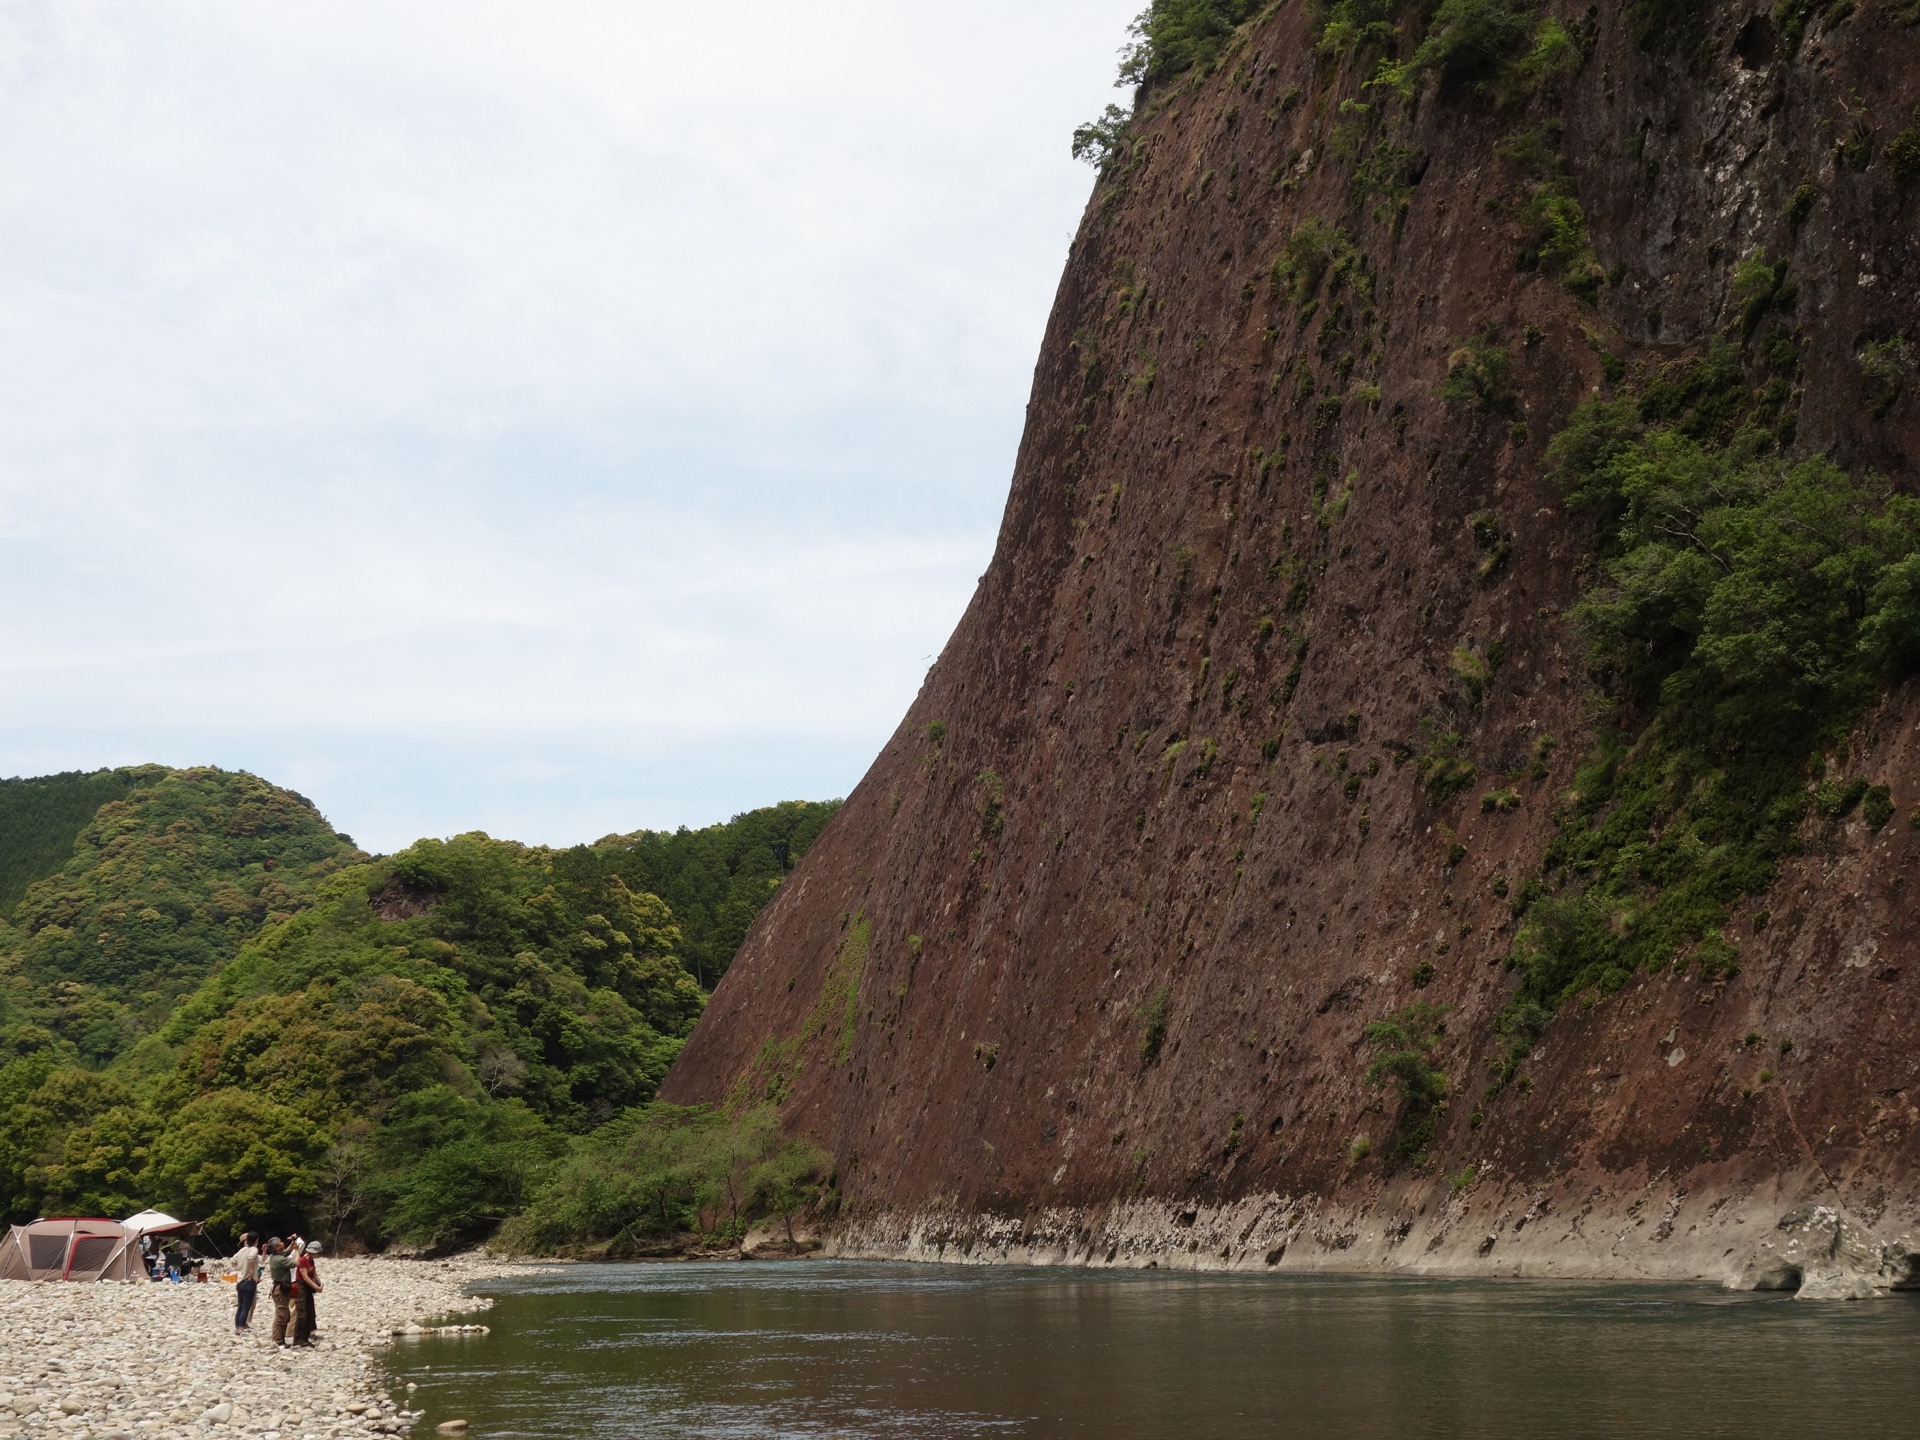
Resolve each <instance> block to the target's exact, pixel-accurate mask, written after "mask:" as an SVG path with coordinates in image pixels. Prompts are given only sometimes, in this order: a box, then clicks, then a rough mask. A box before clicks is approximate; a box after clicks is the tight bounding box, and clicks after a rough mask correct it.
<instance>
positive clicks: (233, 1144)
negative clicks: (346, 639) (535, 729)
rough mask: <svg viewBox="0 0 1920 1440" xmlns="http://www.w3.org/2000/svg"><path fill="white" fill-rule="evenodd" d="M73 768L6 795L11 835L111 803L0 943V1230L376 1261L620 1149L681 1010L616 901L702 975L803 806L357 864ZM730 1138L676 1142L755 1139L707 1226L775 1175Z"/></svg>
mask: <svg viewBox="0 0 1920 1440" xmlns="http://www.w3.org/2000/svg"><path fill="white" fill-rule="evenodd" d="M103 777H104V778H101V777H61V781H62V784H61V785H57V786H53V787H46V786H42V787H41V788H40V790H39V791H38V792H37V793H36V792H33V791H31V790H30V789H28V787H30V786H31V785H32V783H33V782H14V783H15V784H16V786H19V787H21V790H22V791H24V792H25V793H30V794H34V795H35V803H34V804H32V805H18V806H16V808H15V811H14V813H15V814H17V815H20V816H22V817H24V818H23V821H22V828H23V831H24V832H25V833H26V835H27V836H28V838H29V839H32V838H34V837H38V836H42V835H45V834H47V833H49V832H56V831H57V830H58V829H59V827H60V826H62V825H66V824H70V823H71V815H70V811H71V809H72V806H71V804H70V805H69V806H68V809H67V811H62V810H61V808H60V806H59V805H58V804H55V803H51V801H50V800H49V795H50V794H51V795H52V796H53V797H54V798H56V799H57V798H58V797H59V796H60V795H61V794H63V793H64V794H65V795H68V796H70V795H72V794H74V793H76V792H77V793H80V794H81V795H83V796H89V795H91V794H92V793H97V792H99V791H102V790H104V791H106V792H108V793H110V794H115V795H116V796H117V798H111V799H109V800H108V801H107V802H106V803H104V804H102V805H100V806H98V807H97V810H96V813H95V814H94V815H93V816H92V817H91V819H89V820H88V821H86V822H85V823H84V824H82V825H80V826H78V827H77V834H75V835H74V836H73V837H72V844H71V854H70V856H68V857H65V863H64V865H63V866H60V867H59V868H58V869H56V870H55V871H54V872H53V873H51V874H46V875H43V876H42V877H41V878H39V879H37V880H35V881H34V882H33V883H32V884H30V885H28V886H27V887H26V888H25V891H24V894H23V896H22V898H21V900H20V902H19V904H18V906H17V908H16V910H15V913H14V916H13V920H12V923H11V924H8V925H4V926H0V978H3V979H4V987H5V988H4V991H3V992H0V994H3V995H4V1009H0V1211H4V1212H5V1214H6V1215H7V1216H8V1217H10V1218H14V1219H18V1218H22V1217H31V1216H32V1215H34V1214H36V1213H55V1212H59V1213H86V1214H96V1213H105V1214H116V1213H124V1212H125V1211H127V1210H129V1209H134V1208H138V1207H139V1206H141V1205H144V1204H147V1203H159V1204H163V1205H168V1206H172V1207H175V1208H177V1209H180V1210H182V1211H184V1212H187V1213H191V1214H193V1215H195V1216H200V1217H205V1218H208V1219H210V1220H212V1221H214V1222H215V1223H216V1224H219V1225H222V1226H225V1227H228V1228H232V1227H235V1226H238V1225H241V1224H244V1223H247V1222H254V1223H258V1224H268V1223H271V1224H277V1225H287V1224H299V1225H302V1226H307V1227H314V1228H324V1229H325V1230H326V1231H328V1232H329V1233H331V1234H333V1235H334V1236H336V1237H342V1236H344V1237H352V1238H357V1239H359V1240H362V1241H365V1242H368V1243H376V1244H378V1243H386V1242H392V1241H401V1242H405V1243H409V1244H415V1245H443V1244H448V1243H452V1242H456V1241H465V1240H471V1239H474V1238H477V1237H479V1236H482V1235H485V1234H487V1233H490V1232H491V1231H492V1230H493V1229H494V1228H495V1227H496V1226H497V1225H498V1224H499V1223H500V1222H501V1221H502V1220H503V1219H505V1218H506V1217H508V1216H511V1215H513V1214H515V1213H517V1212H518V1211H519V1210H520V1209H521V1208H522V1207H523V1206H524V1205H525V1204H526V1203H527V1202H528V1200H529V1199H530V1198H531V1197H532V1196H534V1195H536V1194H538V1193H539V1191H540V1187H541V1186H542V1184H543V1183H544V1181H545V1179H546V1177H547V1175H548V1174H549V1172H551V1171H552V1170H553V1168H554V1166H555V1165H556V1163H558V1162H560V1161H562V1160H563V1159H565V1158H566V1157H567V1156H568V1155H569V1154H570V1153H572V1152H571V1151H570V1148H569V1147H570V1145H572V1144H573V1143H574V1142H575V1140H576V1139H577V1138H578V1137H585V1136H588V1135H591V1134H593V1133H595V1131H596V1128H597V1127H601V1126H605V1125H607V1124H609V1123H610V1122H617V1123H618V1124H622V1125H625V1126H627V1127H628V1129H630V1128H631V1126H632V1124H633V1123H635V1122H634V1121H633V1120H632V1119H631V1118H630V1117H631V1116H633V1115H635V1114H637V1113H639V1112H640V1111H641V1110H642V1109H643V1108H644V1107H645V1105H646V1103H647V1102H648V1101H649V1100H650V1099H651V1098H652V1095H653V1092H654V1090H655V1088H656V1087H657V1086H658V1084H659V1082H660V1079H661V1077H662V1076H663V1075H664V1074H665V1071H666V1068H667V1066H668V1065H669V1064H670V1063H671V1062H672V1060H673V1057H674V1055H675V1054H676V1053H677V1052H678V1050H679V1047H680V1045H681V1043H682V1042H683V1041H684V1039H685V1037H686V1035H687V1033H688V1031H689V1030H691V1028H692V1026H693V1023H694V1021H695V1019H697V1018H698V1016H699V1013H700V1010H701V1008H702V1006H703V1003H704V999H703V994H702V991H701V988H700V986H699V984H698V983H697V981H696V978H695V974H694V971H693V969H692V968H691V967H690V965H689V962H688V950H689V948H690V947H689V946H688V944H687V940H686V937H685V935H684V934H683V932H682V930H681V928H680V926H679V924H678V923H677V921H676V917H675V914H674V912H673V910H671V909H670V908H669V906H668V904H667V903H666V902H665V901H664V900H662V899H661V898H660V896H659V895H657V894H655V893H651V891H650V890H649V889H647V888H643V887H645V886H648V885H655V886H658V887H659V888H660V889H664V890H666V891H667V892H668V893H670V894H673V895H675V896H676V897H677V898H678V899H679V900H680V902H681V903H682V904H683V905H684V906H685V910H686V913H688V914H690V915H692V916H693V917H695V923H696V924H697V925H698V926H699V927H700V931H701V933H700V936H699V939H698V940H697V941H696V942H695V945H696V946H697V947H699V948H698V949H697V950H696V951H695V953H696V954H697V955H698V956H700V957H701V958H700V959H699V960H696V961H695V962H694V963H695V964H699V965H701V966H702V967H703V968H705V969H706V970H708V971H709V972H710V973H712V974H715V975H717V974H719V973H720V972H721V971H723V970H724V969H725V966H726V963H727V961H728V960H729V959H730V958H731V954H732V949H733V948H735V947H737V945H738V942H739V938H740V937H741V936H742V935H743V934H744V932H745V929H746V927H747V926H748V925H749V924H750V923H751V921H752V919H753V916H754V915H755V914H756V913H757V912H758V909H759V907H760V905H761V904H764V902H765V900H766V899H767V897H768V896H769V895H770V894H771V893H772V890H773V888H774V887H775V886H776V885H777V884H778V880H779V877H780V876H781V875H782V874H784V873H785V871H786V869H788V868H790V867H791V865H792V863H793V862H794V861H795V860H797V859H798V857H799V855H800V854H801V853H803V852H804V850H805V848H806V846H807V845H808V844H810V843H811V840H812V838H813V836H814V835H815V834H817V833H818V831H819V828H820V826H821V825H822V824H824V822H825V820H826V819H827V818H828V817H829V816H830V815H831V813H832V810H833V807H832V806H831V805H809V804H799V803H792V804H787V805H781V806H776V807H772V808H770V809H767V810H761V811H755V812H752V813H751V814H748V815H744V816H740V817H737V818H736V819H735V820H734V821H733V822H731V823H730V824H729V825H724V826H715V827H711V828H710V829H707V830H702V831H685V830H682V831H679V832H677V833H675V834H671V835H662V834H653V833H649V832H638V833H636V834H633V835H629V836H615V837H609V838H608V839H607V840H605V841H602V842H601V843H599V844H598V845H592V846H577V847H574V848H572V849H569V850H555V849H549V848H545V847H535V846H523V845H517V844H513V843H511V842H506V841H499V840H494V839H492V838H490V837H488V836H485V835H480V834H473V835H463V836H458V837H456V838H454V839H452V840H447V841H437V840H423V841H420V842H418V843H416V844H415V845H412V846H410V847H408V848H407V849H406V850H404V851H402V852H400V853H399V854H397V855H394V856H391V857H386V858H382V859H369V858H368V857H367V856H365V855H363V854H361V853H360V852H358V851H357V850H355V849H354V848H353V847H352V844H351V842H350V841H348V840H347V839H346V838H345V837H344V836H340V835H337V834H335V833H334V832H333V831H332V830H331V828H330V827H328V826H327V825H326V823H325V821H324V820H322V819H321V817H320V816H319V815H318V813H317V812H315V811H314V809H313V807H312V806H311V805H310V804H308V803H307V802H306V801H305V800H303V799H302V798H301V797H299V796H297V795H293V794H292V793H291V792H288V791H284V790H279V789H276V788H275V787H273V786H270V785H268V784H266V783H265V782H264V781H261V780H258V779H256V778H255V777H253V776H250V775H234V774H227V773H224V772H220V771H213V770H197V771H170V770H165V769H163V768H161V767H144V768H142V769H140V770H137V771H125V772H103ZM76 780H78V781H81V782H91V788H89V786H88V785H87V784H86V783H74V782H75V781H76ZM41 848H42V850H43V851H44V850H45V848H46V847H45V845H44V843H43V844H42V847H41ZM42 863H43V866H44V862H42ZM622 1117H629V1118H627V1119H625V1120H622ZM755 1124H759V1122H754V1124H746V1122H741V1125H740V1126H736V1124H735V1123H734V1121H733V1120H732V1119H731V1118H730V1117H718V1118H714V1117H709V1118H708V1119H707V1120H706V1121H704V1122H703V1125H702V1134H703V1135H705V1136H706V1137H707V1140H706V1142H703V1143H704V1144H706V1147H707V1149H708V1150H711V1149H712V1146H713V1145H716V1144H719V1143H721V1141H722V1140H723V1139H725V1138H727V1137H730V1136H732V1135H733V1134H734V1132H735V1130H736V1129H738V1130H740V1133H742V1134H745V1133H748V1132H751V1133H753V1134H754V1135H757V1136H759V1139H758V1140H757V1141H756V1142H755V1143H756V1144H758V1146H759V1149H760V1151H761V1152H764V1153H758V1154H757V1155H756V1158H755V1159H754V1161H753V1166H752V1167H750V1168H754V1167H759V1168H755V1174H756V1176H758V1177H759V1179H756V1181H755V1185H754V1186H749V1187H748V1189H747V1191H745V1192H743V1193H741V1194H740V1195H739V1196H737V1197H736V1203H735V1204H734V1205H733V1206H732V1208H731V1209H730V1210H729V1215H731V1216H734V1217H736V1218H737V1217H738V1216H741V1215H746V1214H749V1213H757V1212H756V1210H755V1207H756V1206H758V1205H760V1204H761V1202H762V1201H763V1200H764V1199H766V1195H767V1194H770V1193H771V1192H768V1191H766V1187H765V1186H764V1185H762V1184H760V1180H764V1179H765V1178H766V1176H767V1175H769V1174H771V1173H772V1172H771V1171H766V1170H765V1169H764V1167H765V1166H767V1165H769V1164H775V1165H776V1168H778V1165H780V1164H786V1165H789V1167H790V1163H791V1161H792V1155H791V1154H790V1153H789V1152H788V1151H787V1150H786V1149H784V1148H783V1146H782V1145H781V1144H780V1143H779V1142H777V1140H775V1139H773V1138H771V1137H769V1136H767V1135H765V1134H763V1133H761V1132H762V1131H764V1128H765V1127H764V1125H760V1128H759V1129H755V1128H754V1125H755ZM742 1127H744V1128H742ZM618 1133H620V1134H625V1133H627V1130H624V1129H623V1130H620V1131H619V1132H618ZM703 1153H704V1152H703ZM776 1162H777V1163H776ZM703 1183H704V1182H703ZM755 1187H758V1188H755ZM694 1188H695V1191H696V1192H697V1195H696V1200H697V1199H698V1197H699V1196H704V1195H705V1194H706V1191H705V1190H704V1189H701V1188H700V1187H699V1186H698V1185H696V1186H695V1187H694ZM736 1188H737V1187H736ZM782 1193H784V1192H782ZM689 1206H690V1207H691V1209H690V1211H689V1212H688V1213H692V1214H695V1215H696V1216H697V1215H698V1214H699V1212H700V1206H699V1205H698V1204H697V1203H694V1201H689ZM546 1213H548V1214H549V1215H551V1214H552V1213H553V1211H552V1207H551V1206H550V1207H549V1211H548V1212H546ZM676 1213H679V1212H676ZM708 1218H711V1216H709V1217H708ZM561 1229H564V1222H563V1221H562V1220H556V1219H549V1220H548V1221H547V1222H546V1229H545V1230H543V1231H542V1232H541V1233H543V1234H557V1233H560V1230H561Z"/></svg>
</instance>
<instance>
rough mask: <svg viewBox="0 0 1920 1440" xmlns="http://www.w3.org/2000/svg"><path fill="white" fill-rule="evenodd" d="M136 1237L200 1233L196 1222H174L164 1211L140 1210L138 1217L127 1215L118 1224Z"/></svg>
mask: <svg viewBox="0 0 1920 1440" xmlns="http://www.w3.org/2000/svg"><path fill="white" fill-rule="evenodd" d="M120 1223H121V1224H122V1225H124V1226H126V1227H127V1229H129V1230H131V1231H133V1233H134V1234H136V1235H176V1234H181V1233H185V1234H189V1235H198V1234H199V1233H200V1222H199V1221H197V1220H176V1219H174V1218H173V1216H171V1215H169V1214H167V1213H166V1212H165V1211H164V1210H142V1211H141V1212H140V1213H139V1214H138V1215H129V1216H128V1217H127V1218H126V1219H124V1220H122V1221H121V1222H120Z"/></svg>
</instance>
